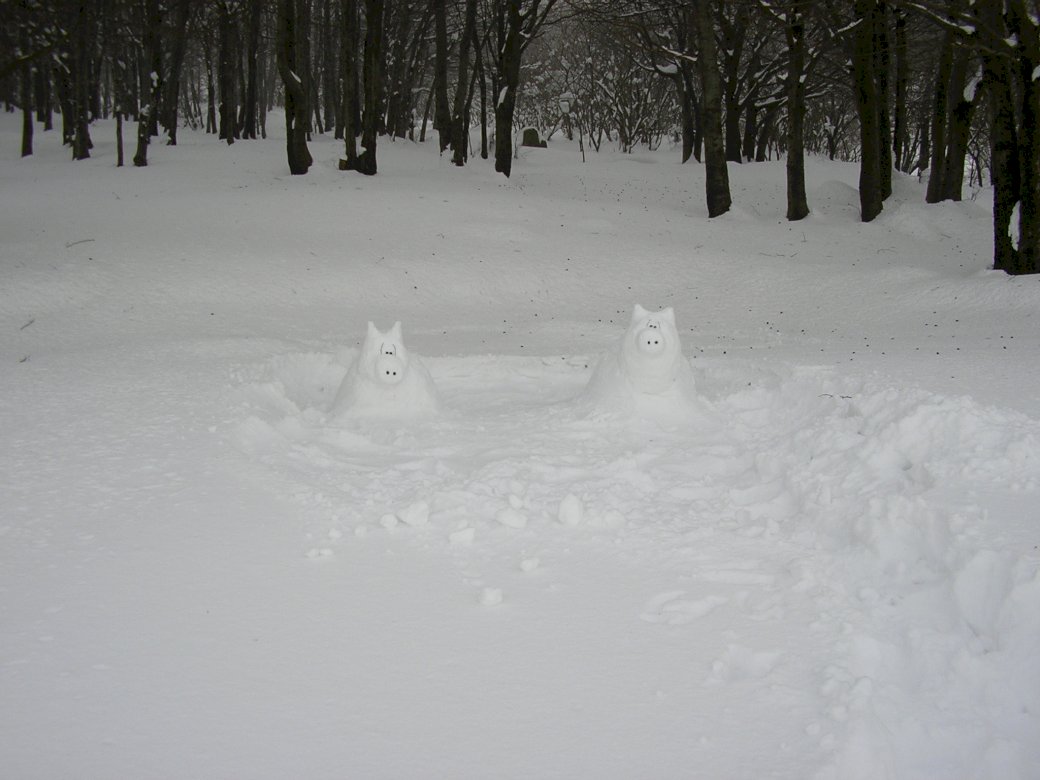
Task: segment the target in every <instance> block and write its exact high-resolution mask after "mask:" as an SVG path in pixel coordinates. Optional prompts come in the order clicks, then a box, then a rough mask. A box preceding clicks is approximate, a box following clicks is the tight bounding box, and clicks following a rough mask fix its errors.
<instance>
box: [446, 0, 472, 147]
mask: <svg viewBox="0 0 1040 780" xmlns="http://www.w3.org/2000/svg"><path fill="white" fill-rule="evenodd" d="M476 37H477V0H466V21H465V25H464V27H463V30H462V39H461V40H460V41H459V67H458V82H457V83H456V85H455V102H454V105H453V106H452V112H451V113H452V116H451V149H452V162H453V163H455V165H458V166H462V165H464V164H465V163H466V156H467V153H468V150H469V105H468V103H469V101H468V100H467V98H468V97H469V57H470V49H471V48H473V43H474V41H475V39H476Z"/></svg>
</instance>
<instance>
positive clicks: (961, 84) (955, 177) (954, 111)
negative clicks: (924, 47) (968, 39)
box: [932, 49, 978, 201]
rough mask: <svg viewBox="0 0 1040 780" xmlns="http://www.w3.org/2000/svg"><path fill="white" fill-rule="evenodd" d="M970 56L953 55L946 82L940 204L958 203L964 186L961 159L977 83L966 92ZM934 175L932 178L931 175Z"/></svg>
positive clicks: (963, 52)
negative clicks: (946, 201) (949, 76)
mask: <svg viewBox="0 0 1040 780" xmlns="http://www.w3.org/2000/svg"><path fill="white" fill-rule="evenodd" d="M969 59H970V54H969V52H968V51H967V50H966V49H962V50H960V51H958V52H957V54H956V56H955V57H954V65H953V73H952V76H951V79H950V90H949V97H950V100H949V103H950V105H949V115H948V116H947V123H948V124H947V131H946V143H947V147H946V154H945V163H944V166H943V170H942V176H941V187H940V193H939V197H940V199H941V200H954V201H959V200H960V199H961V190H962V189H963V186H964V159H965V157H966V156H967V154H968V140H969V137H970V135H971V118H972V115H973V114H974V112H975V98H976V92H977V87H978V85H977V83H976V84H975V86H974V87H973V88H971V89H970V90H969V89H968V84H969V81H968V80H969V78H971V77H970V76H969V74H968V67H969ZM935 173H936V172H935V171H933V172H932V175H933V176H934V175H935Z"/></svg>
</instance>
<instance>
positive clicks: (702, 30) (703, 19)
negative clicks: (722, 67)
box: [690, 0, 732, 217]
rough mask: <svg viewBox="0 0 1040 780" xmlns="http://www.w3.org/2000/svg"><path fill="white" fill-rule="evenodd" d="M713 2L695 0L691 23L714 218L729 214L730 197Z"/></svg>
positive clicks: (708, 190) (710, 207)
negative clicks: (702, 104)
mask: <svg viewBox="0 0 1040 780" xmlns="http://www.w3.org/2000/svg"><path fill="white" fill-rule="evenodd" d="M713 5H714V3H713V2H712V0H698V2H697V4H696V5H695V6H694V8H693V9H692V10H691V13H690V21H691V23H692V24H693V25H694V30H693V35H692V36H691V37H692V38H694V39H695V40H696V41H697V44H698V51H699V56H698V58H697V65H698V68H699V70H700V77H701V93H702V95H703V98H704V111H703V115H702V116H703V120H704V121H703V127H704V170H705V194H706V197H707V202H708V216H709V217H717V216H720V215H721V214H725V213H726V212H727V211H729V209H730V206H731V205H732V198H731V197H730V192H729V169H728V167H727V165H726V147H725V143H724V141H723V136H722V79H721V78H720V76H719V66H718V61H717V59H716V56H715V26H714V24H713V23H712V17H713V15H714V14H713V13H712V10H713V9H712V6H713Z"/></svg>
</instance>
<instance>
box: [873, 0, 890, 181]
mask: <svg viewBox="0 0 1040 780" xmlns="http://www.w3.org/2000/svg"><path fill="white" fill-rule="evenodd" d="M888 14H889V12H888V0H876V5H875V7H874V78H875V79H876V80H877V119H878V173H879V174H880V181H881V199H882V200H887V199H888V198H889V197H891V195H892V168H893V163H892V128H891V125H890V123H889V118H888V103H889V85H888V71H889V67H890V63H891V55H890V52H889V49H890V46H889V36H888Z"/></svg>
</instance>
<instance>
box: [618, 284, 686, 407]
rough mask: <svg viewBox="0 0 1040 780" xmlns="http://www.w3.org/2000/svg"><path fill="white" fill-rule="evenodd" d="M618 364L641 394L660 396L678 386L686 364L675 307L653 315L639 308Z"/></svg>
mask: <svg viewBox="0 0 1040 780" xmlns="http://www.w3.org/2000/svg"><path fill="white" fill-rule="evenodd" d="M618 364H619V367H620V369H621V372H622V373H623V374H624V375H625V377H626V378H627V379H628V381H629V383H630V384H631V385H632V389H633V390H635V391H636V392H637V393H647V394H650V395H658V394H660V393H664V392H667V391H668V390H671V389H672V388H673V387H674V386H675V382H676V380H677V379H678V378H679V374H680V372H681V370H682V368H683V366H684V364H685V360H684V358H683V354H682V347H681V345H680V344H679V331H678V330H676V328H675V312H673V311H672V309H671V307H669V308H667V309H662V310H661V311H657V312H649V311H647V310H646V309H644V308H643V307H642V306H640V305H639V304H638V303H637V304H636V305H635V308H634V309H633V310H632V320H631V322H630V323H629V325H628V330H627V331H626V332H625V336H624V338H623V339H622V341H621V349H620V351H619V353H618Z"/></svg>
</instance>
